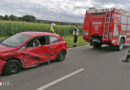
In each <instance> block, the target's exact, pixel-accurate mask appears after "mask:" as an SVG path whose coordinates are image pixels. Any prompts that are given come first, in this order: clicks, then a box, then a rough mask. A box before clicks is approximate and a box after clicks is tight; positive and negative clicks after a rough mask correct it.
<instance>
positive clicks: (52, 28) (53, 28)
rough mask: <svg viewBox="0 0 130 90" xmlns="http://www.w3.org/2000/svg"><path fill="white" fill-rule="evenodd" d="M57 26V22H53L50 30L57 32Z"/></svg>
mask: <svg viewBox="0 0 130 90" xmlns="http://www.w3.org/2000/svg"><path fill="white" fill-rule="evenodd" d="M55 27H56V24H55V23H52V24H51V27H50V32H51V33H55V34H56V30H55Z"/></svg>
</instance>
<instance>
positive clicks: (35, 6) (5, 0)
mask: <svg viewBox="0 0 130 90" xmlns="http://www.w3.org/2000/svg"><path fill="white" fill-rule="evenodd" d="M129 3H130V0H124V1H123V0H2V1H1V3H0V12H1V14H2V15H5V14H8V15H10V14H14V15H18V16H23V15H26V14H31V15H34V16H35V17H37V18H38V19H43V20H55V21H66V22H75V23H77V22H81V23H83V19H84V15H85V12H86V9H88V8H90V7H96V8H115V7H116V8H117V7H118V8H122V9H125V10H129V9H130V7H129Z"/></svg>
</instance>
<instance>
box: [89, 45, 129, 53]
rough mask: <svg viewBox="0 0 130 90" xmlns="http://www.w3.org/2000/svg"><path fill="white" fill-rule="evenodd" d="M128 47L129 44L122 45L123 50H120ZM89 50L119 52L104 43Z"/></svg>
mask: <svg viewBox="0 0 130 90" xmlns="http://www.w3.org/2000/svg"><path fill="white" fill-rule="evenodd" d="M128 48H129V46H124V48H123V50H121V51H124V50H127V49H128ZM89 50H91V51H98V52H119V51H116V50H113V49H112V48H111V47H109V46H106V45H105V46H102V47H101V48H99V49H96V48H89Z"/></svg>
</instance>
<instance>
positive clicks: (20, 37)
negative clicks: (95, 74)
mask: <svg viewBox="0 0 130 90" xmlns="http://www.w3.org/2000/svg"><path fill="white" fill-rule="evenodd" d="M29 38H30V36H28V35H24V34H15V35H13V36H11V37H10V38H8V39H6V40H4V41H3V42H1V44H2V45H5V46H8V47H18V46H19V45H21V44H22V43H23V42H24V41H26V40H27V39H29Z"/></svg>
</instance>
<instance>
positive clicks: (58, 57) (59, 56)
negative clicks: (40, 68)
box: [57, 50, 66, 62]
mask: <svg viewBox="0 0 130 90" xmlns="http://www.w3.org/2000/svg"><path fill="white" fill-rule="evenodd" d="M65 55H66V53H65V51H63V50H62V51H60V53H59V54H58V56H57V61H59V62H61V61H64V59H65Z"/></svg>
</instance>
